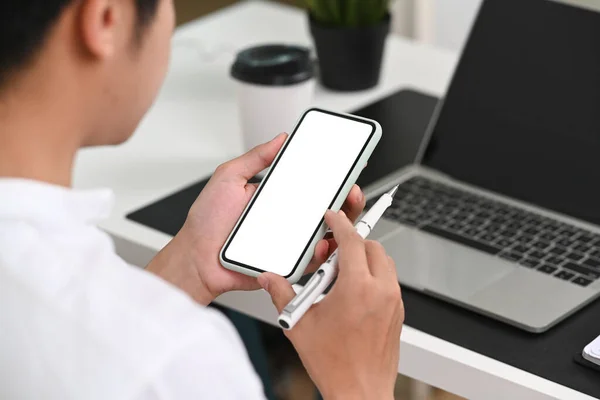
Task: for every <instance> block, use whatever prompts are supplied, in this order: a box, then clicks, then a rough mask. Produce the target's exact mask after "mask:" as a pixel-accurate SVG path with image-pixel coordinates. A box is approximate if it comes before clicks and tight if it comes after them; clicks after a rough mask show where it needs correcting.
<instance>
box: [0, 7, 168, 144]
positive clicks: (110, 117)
mask: <svg viewBox="0 0 600 400" xmlns="http://www.w3.org/2000/svg"><path fill="white" fill-rule="evenodd" d="M173 23H174V12H173V4H172V0H1V1H0V101H2V102H4V103H6V102H11V101H12V102H14V103H16V102H17V101H21V100H22V99H23V98H25V99H26V98H27V97H29V98H31V99H32V100H33V101H37V100H38V98H43V97H46V98H47V101H48V100H50V101H52V98H53V97H54V101H55V102H58V103H60V102H65V103H68V102H70V103H71V104H72V105H73V108H72V112H73V113H78V119H77V122H78V123H79V122H81V125H82V126H81V128H82V130H83V131H85V132H82V133H81V135H82V137H81V138H80V142H81V145H95V144H113V143H119V142H122V141H124V140H126V139H127V138H128V137H129V135H130V134H131V133H132V132H133V130H135V127H136V126H137V124H138V123H139V120H140V119H141V117H142V116H143V115H144V113H145V112H146V111H147V109H148V108H149V107H150V105H151V104H152V101H153V100H154V97H155V96H156V93H157V91H158V89H159V87H160V84H161V83H162V80H163V78H164V74H165V72H166V67H167V64H168V55H169V49H170V46H169V43H170V37H171V34H172V30H173ZM24 92H25V93H27V95H26V96H24V95H23V93H24ZM15 98H19V99H20V100H15ZM40 101H41V100H40ZM49 105H50V104H49ZM65 108H67V107H65ZM60 117H61V116H60V115H59V116H57V118H60ZM71 117H73V116H71Z"/></svg>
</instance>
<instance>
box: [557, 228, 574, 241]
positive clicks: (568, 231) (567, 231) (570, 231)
mask: <svg viewBox="0 0 600 400" xmlns="http://www.w3.org/2000/svg"><path fill="white" fill-rule="evenodd" d="M559 233H560V234H561V235H562V236H566V237H568V238H571V239H574V238H575V235H577V232H575V230H574V229H573V228H570V227H565V228H563V229H562V230H560V231H559Z"/></svg>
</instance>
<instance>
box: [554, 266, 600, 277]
mask: <svg viewBox="0 0 600 400" xmlns="http://www.w3.org/2000/svg"><path fill="white" fill-rule="evenodd" d="M562 267H563V268H565V269H568V270H569V271H573V272H577V273H578V274H580V275H583V276H585V277H586V278H590V279H598V278H600V271H594V270H591V269H588V268H586V267H582V266H581V265H578V264H575V263H572V262H568V263H566V264H565V265H563V266H562Z"/></svg>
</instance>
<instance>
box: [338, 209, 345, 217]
mask: <svg viewBox="0 0 600 400" xmlns="http://www.w3.org/2000/svg"><path fill="white" fill-rule="evenodd" d="M338 214H340V215H341V216H342V217H345V216H346V213H345V212H343V211H342V210H340V211H338Z"/></svg>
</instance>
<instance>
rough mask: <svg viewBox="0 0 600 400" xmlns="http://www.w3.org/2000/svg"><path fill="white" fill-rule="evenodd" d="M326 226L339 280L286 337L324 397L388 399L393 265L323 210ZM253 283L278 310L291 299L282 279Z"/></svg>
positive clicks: (398, 313)
mask: <svg viewBox="0 0 600 400" xmlns="http://www.w3.org/2000/svg"><path fill="white" fill-rule="evenodd" d="M325 221H326V222H327V225H329V227H330V228H331V230H332V231H333V235H334V238H335V241H336V242H337V244H338V246H339V273H338V279H337V281H336V283H335V285H334V286H333V288H332V289H331V291H330V292H329V293H328V294H327V296H326V297H325V298H324V299H323V300H322V301H321V302H319V303H317V304H315V305H314V306H312V308H311V309H310V310H309V311H308V312H307V313H306V314H305V315H304V317H302V319H301V320H300V321H299V322H298V324H297V325H296V326H295V327H294V328H293V329H292V330H290V331H286V335H287V337H288V338H289V339H290V341H291V342H292V344H293V345H294V347H295V348H296V351H297V352H298V354H299V355H300V358H301V359H302V362H303V363H304V366H305V367H306V369H307V371H308V373H309V374H310V376H311V378H312V379H313V381H314V382H315V384H316V385H317V387H318V388H319V390H320V391H321V393H322V395H323V397H324V398H325V399H328V400H329V399H347V400H352V399H393V390H394V383H395V381H396V376H397V371H398V361H399V347H400V332H401V330H402V323H403V322H404V306H403V303H402V297H401V294H400V286H399V285H398V281H397V278H396V268H395V264H394V261H393V260H392V259H391V258H390V257H389V256H388V255H387V254H386V252H385V250H384V248H383V246H382V245H381V244H379V243H378V242H373V241H365V240H363V239H362V238H361V237H360V236H359V235H358V233H357V232H356V229H355V228H354V227H353V226H352V224H351V223H350V221H349V220H348V219H347V218H346V216H345V215H344V214H343V212H340V213H337V214H336V213H334V212H332V211H328V212H327V214H326V215H325ZM259 282H260V284H261V285H262V286H263V288H265V290H267V291H268V292H269V294H270V295H271V297H272V299H273V303H274V304H275V307H276V308H277V310H278V312H281V311H282V310H283V308H284V307H285V306H286V305H287V303H289V301H290V300H292V298H293V297H294V295H295V293H294V290H293V289H292V286H291V285H290V284H289V283H288V282H287V281H286V280H285V279H284V278H283V277H281V276H278V275H275V274H271V273H265V274H262V275H261V276H260V277H259Z"/></svg>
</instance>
